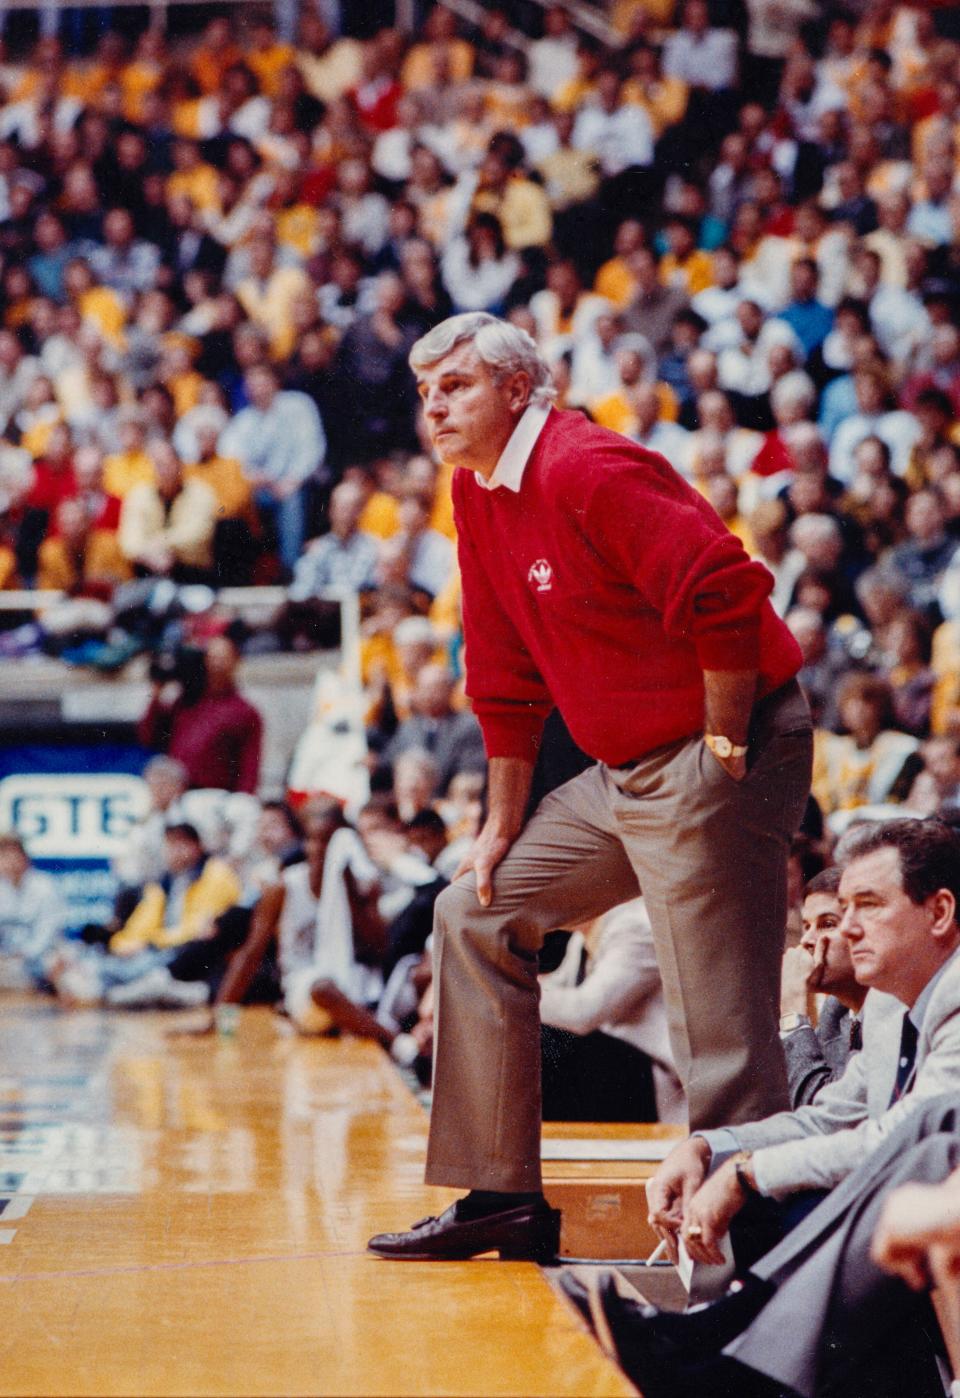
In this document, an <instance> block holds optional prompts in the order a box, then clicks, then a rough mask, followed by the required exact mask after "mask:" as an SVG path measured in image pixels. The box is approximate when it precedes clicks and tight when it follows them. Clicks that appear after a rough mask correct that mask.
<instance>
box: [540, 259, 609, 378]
mask: <svg viewBox="0 0 960 1398" xmlns="http://www.w3.org/2000/svg"><path fill="white" fill-rule="evenodd" d="M612 309H613V307H612V306H611V304H610V302H609V301H608V300H607V299H606V297H604V296H597V295H596V294H595V293H594V292H592V291H586V290H585V289H584V286H583V283H582V281H581V280H580V273H579V272H578V271H577V267H576V264H575V263H574V262H573V261H572V260H571V259H569V258H559V259H558V260H557V261H555V262H552V263H551V264H550V266H549V267H548V268H547V285H546V287H545V288H544V289H543V291H538V292H536V293H535V294H534V295H533V296H531V298H530V311H531V314H532V315H533V318H534V320H535V322H536V326H537V340H538V342H539V344H540V348H541V350H542V351H543V354H544V356H545V357H546V358H547V359H550V360H552V359H556V358H557V357H558V356H559V355H561V354H563V353H565V352H566V351H567V350H568V349H570V348H571V346H572V345H576V344H577V343H578V342H579V341H580V339H581V337H582V336H584V335H586V334H588V333H589V332H590V331H591V330H592V328H593V327H594V325H595V324H596V322H597V320H598V319H599V317H600V316H602V315H608V314H609V313H610V312H611V311H612Z"/></svg>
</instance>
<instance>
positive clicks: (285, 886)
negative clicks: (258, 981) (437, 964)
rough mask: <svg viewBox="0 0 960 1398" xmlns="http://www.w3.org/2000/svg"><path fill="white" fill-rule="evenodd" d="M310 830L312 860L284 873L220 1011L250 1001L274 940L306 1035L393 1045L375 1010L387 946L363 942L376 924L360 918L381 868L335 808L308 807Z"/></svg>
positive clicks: (225, 988) (234, 968)
mask: <svg viewBox="0 0 960 1398" xmlns="http://www.w3.org/2000/svg"><path fill="white" fill-rule="evenodd" d="M304 824H305V828H306V854H307V858H306V862H302V863H298V864H293V865H291V866H290V867H289V868H287V869H285V870H284V871H283V873H282V875H281V879H280V881H279V882H278V883H276V884H274V885H273V886H272V887H270V888H268V889H267V890H266V891H265V893H264V894H263V896H262V897H261V899H260V901H259V902H258V904H257V906H256V908H255V910H254V916H253V920H252V923H251V927H250V935H249V936H248V938H247V940H246V941H245V942H244V944H243V946H242V947H241V948H240V949H239V951H238V952H237V954H236V956H235V957H234V958H233V961H232V963H231V965H230V969H229V971H228V972H227V975H226V977H225V978H224V980H223V982H222V984H221V986H220V989H219V991H218V993H217V996H216V999H215V1002H214V1004H215V1007H216V1006H217V1005H222V1004H237V1003H239V1002H241V1001H242V1000H243V999H244V997H245V994H246V991H247V988H248V986H249V985H250V983H251V981H252V979H253V976H254V974H255V973H256V970H257V967H258V966H259V965H260V962H261V960H262V958H263V956H264V953H265V952H266V950H267V948H268V947H269V946H270V944H271V943H272V942H275V944H276V947H277V960H278V963H279V969H280V982H281V988H282V996H283V1008H284V1009H285V1011H286V1013H287V1014H288V1015H289V1016H290V1019H291V1020H292V1021H293V1023H294V1024H295V1025H296V1027H297V1029H299V1030H300V1032H301V1033H303V1034H323V1033H327V1032H329V1031H330V1030H331V1029H333V1028H339V1029H345V1030H348V1031H349V1032H350V1033H354V1034H359V1035H362V1036H363V1037H365V1038H372V1039H375V1040H376V1041H377V1042H378V1043H382V1044H384V1045H385V1046H388V1047H389V1044H390V1043H391V1042H392V1039H393V1034H392V1033H391V1032H390V1031H389V1030H387V1029H385V1028H384V1026H382V1025H381V1024H380V1023H379V1022H378V1020H377V1019H376V1018H375V1016H374V1014H373V1013H371V1008H370V1007H371V1006H375V1004H376V1002H377V999H378V997H379V995H380V992H381V990H382V989H383V977H382V974H381V972H380V969H379V965H378V964H377V962H378V960H379V957H380V955H381V953H382V950H383V946H382V945H371V944H369V943H368V944H364V941H363V935H364V931H365V929H366V928H367V927H368V926H369V920H368V919H366V918H364V917H363V916H362V915H360V916H358V913H359V911H360V904H361V903H363V902H366V901H367V900H369V898H370V897H371V896H372V895H373V894H375V893H376V891H377V890H378V886H379V874H378V870H377V867H376V865H375V864H374V863H373V862H372V860H371V859H370V857H369V855H368V854H367V852H366V850H365V849H364V846H363V842H362V841H361V839H360V837H359V836H358V835H357V833H356V831H355V830H352V829H351V828H350V827H349V826H348V825H347V823H346V821H345V820H344V817H343V812H342V811H341V809H340V807H339V806H338V805H337V804H336V803H335V802H330V803H328V804H322V805H321V804H318V805H315V806H313V807H311V808H309V809H308V811H307V815H306V819H305V822H304ZM204 1027H206V1028H209V1027H212V1021H211V1022H210V1024H208V1025H206V1026H204Z"/></svg>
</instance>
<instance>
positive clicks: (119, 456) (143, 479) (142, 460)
mask: <svg viewBox="0 0 960 1398" xmlns="http://www.w3.org/2000/svg"><path fill="white" fill-rule="evenodd" d="M155 474H156V473H155V471H154V469H153V462H152V461H151V460H150V457H149V456H148V455H147V453H146V452H145V451H118V452H115V453H114V454H113V455H112V456H107V457H105V458H104V462H103V488H104V491H105V492H106V494H107V495H115V496H116V497H117V499H118V500H122V499H124V497H125V496H126V495H127V494H128V493H129V492H130V491H131V490H132V489H133V487H134V486H135V485H153V481H154V476H155Z"/></svg>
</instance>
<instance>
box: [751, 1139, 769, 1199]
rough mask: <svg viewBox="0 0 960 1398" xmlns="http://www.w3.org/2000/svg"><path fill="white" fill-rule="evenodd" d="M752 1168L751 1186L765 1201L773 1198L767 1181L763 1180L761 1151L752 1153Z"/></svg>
mask: <svg viewBox="0 0 960 1398" xmlns="http://www.w3.org/2000/svg"><path fill="white" fill-rule="evenodd" d="M750 1164H751V1166H752V1167H753V1185H754V1188H755V1190H756V1191H757V1193H758V1194H762V1195H763V1197H764V1198H765V1199H769V1198H772V1197H773V1191H772V1190H771V1188H770V1182H769V1179H767V1178H765V1172H764V1168H763V1151H762V1150H758V1151H754V1153H753V1159H752V1160H751V1161H750Z"/></svg>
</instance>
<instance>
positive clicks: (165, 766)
mask: <svg viewBox="0 0 960 1398" xmlns="http://www.w3.org/2000/svg"><path fill="white" fill-rule="evenodd" d="M143 775H144V777H145V778H149V777H166V778H167V780H168V781H171V782H176V783H177V784H178V785H179V786H182V787H183V789H184V790H186V788H187V786H188V784H189V781H190V773H189V772H188V771H187V769H186V767H185V766H184V764H183V763H182V762H180V761H178V760H177V758H175V757H166V756H160V757H151V759H150V761H149V762H148V763H147V765H146V767H144V769H143Z"/></svg>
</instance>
